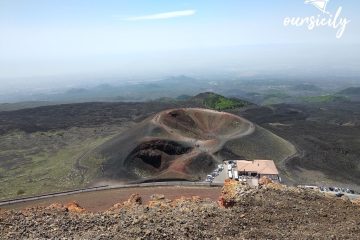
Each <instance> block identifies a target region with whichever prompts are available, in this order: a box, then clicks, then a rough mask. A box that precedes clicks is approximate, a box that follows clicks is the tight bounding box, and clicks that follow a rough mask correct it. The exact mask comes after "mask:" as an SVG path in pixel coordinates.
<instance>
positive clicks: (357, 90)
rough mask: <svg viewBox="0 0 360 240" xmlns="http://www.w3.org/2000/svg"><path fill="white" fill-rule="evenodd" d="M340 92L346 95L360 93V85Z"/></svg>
mask: <svg viewBox="0 0 360 240" xmlns="http://www.w3.org/2000/svg"><path fill="white" fill-rule="evenodd" d="M338 94H344V95H360V87H350V88H346V89H344V90H342V91H340V92H339V93H338Z"/></svg>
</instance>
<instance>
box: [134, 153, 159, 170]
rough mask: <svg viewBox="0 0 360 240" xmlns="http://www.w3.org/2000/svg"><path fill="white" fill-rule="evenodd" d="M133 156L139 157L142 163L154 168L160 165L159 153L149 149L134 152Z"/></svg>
mask: <svg viewBox="0 0 360 240" xmlns="http://www.w3.org/2000/svg"><path fill="white" fill-rule="evenodd" d="M134 158H138V159H141V160H142V161H143V162H144V163H146V164H149V165H151V166H153V167H154V168H160V167H161V153H158V152H154V151H151V150H149V151H147V150H142V151H140V152H139V153H138V154H136V155H135V156H134Z"/></svg>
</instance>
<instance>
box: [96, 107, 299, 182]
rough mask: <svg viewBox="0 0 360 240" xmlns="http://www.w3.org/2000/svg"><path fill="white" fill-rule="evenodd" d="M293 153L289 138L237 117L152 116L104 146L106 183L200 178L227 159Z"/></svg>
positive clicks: (175, 112) (192, 111) (193, 112)
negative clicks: (286, 138) (108, 181)
mask: <svg viewBox="0 0 360 240" xmlns="http://www.w3.org/2000/svg"><path fill="white" fill-rule="evenodd" d="M294 153H295V148H294V146H293V145H291V144H290V143H289V142H287V141H286V140H284V139H282V138H280V137H278V136H276V135H274V134H272V133H270V132H268V131H266V130H265V129H263V128H260V127H257V126H255V125H254V124H253V123H251V122H249V121H248V120H246V119H244V118H241V117H239V116H236V115H233V114H230V113H225V112H217V111H213V110H208V109H199V108H181V109H171V110H166V111H163V112H160V113H158V114H156V115H155V116H152V117H150V118H148V119H146V120H144V121H143V122H141V123H140V124H138V125H137V126H136V127H134V128H132V129H130V130H128V131H126V132H125V133H121V134H119V135H118V136H116V137H114V138H113V139H112V140H110V141H108V142H107V143H105V144H103V145H102V146H100V147H99V148H98V149H97V150H96V153H94V154H95V155H97V156H99V158H101V159H104V161H103V165H102V166H103V167H102V171H101V175H100V176H99V178H102V179H117V180H141V181H147V180H174V179H182V180H200V179H202V178H204V177H205V175H206V174H207V173H208V172H210V171H211V170H212V169H214V168H215V166H216V164H218V163H221V161H222V160H224V159H229V158H230V159H235V158H236V159H247V158H248V159H254V158H262V159H274V160H276V161H281V160H283V159H285V158H287V157H289V156H291V155H292V154H294Z"/></svg>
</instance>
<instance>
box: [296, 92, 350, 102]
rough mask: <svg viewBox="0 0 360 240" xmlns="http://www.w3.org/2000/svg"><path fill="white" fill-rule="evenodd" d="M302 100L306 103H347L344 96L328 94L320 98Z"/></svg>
mask: <svg viewBox="0 0 360 240" xmlns="http://www.w3.org/2000/svg"><path fill="white" fill-rule="evenodd" d="M303 100H304V101H305V102H307V103H331V102H344V101H348V98H346V97H345V96H338V95H332V94H328V95H322V96H313V97H304V98H303Z"/></svg>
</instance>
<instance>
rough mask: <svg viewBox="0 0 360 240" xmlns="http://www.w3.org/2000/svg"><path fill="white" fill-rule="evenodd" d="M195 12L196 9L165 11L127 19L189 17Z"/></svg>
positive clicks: (127, 19)
mask: <svg viewBox="0 0 360 240" xmlns="http://www.w3.org/2000/svg"><path fill="white" fill-rule="evenodd" d="M195 13H196V11H195V10H183V11H174V12H165V13H157V14H151V15H145V16H136V17H129V18H126V19H125V21H141V20H157V19H169V18H176V17H187V16H192V15H194V14H195Z"/></svg>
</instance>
